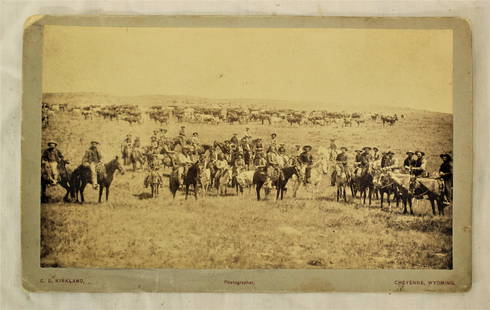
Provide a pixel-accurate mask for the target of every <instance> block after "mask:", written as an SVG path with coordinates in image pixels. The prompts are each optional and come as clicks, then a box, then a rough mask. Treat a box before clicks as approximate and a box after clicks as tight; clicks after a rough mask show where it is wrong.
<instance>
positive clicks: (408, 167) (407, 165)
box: [403, 151, 415, 173]
mask: <svg viewBox="0 0 490 310" xmlns="http://www.w3.org/2000/svg"><path fill="white" fill-rule="evenodd" d="M406 154H407V157H406V158H405V160H404V161H403V168H404V170H405V171H406V172H408V173H410V172H411V171H412V167H413V165H414V164H415V159H414V158H413V154H414V153H413V152H410V151H408V152H407V153H406Z"/></svg>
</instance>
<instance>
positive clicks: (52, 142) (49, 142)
mask: <svg viewBox="0 0 490 310" xmlns="http://www.w3.org/2000/svg"><path fill="white" fill-rule="evenodd" d="M50 144H54V145H55V146H56V145H58V143H56V142H54V141H53V140H50V141H48V146H49V145H50Z"/></svg>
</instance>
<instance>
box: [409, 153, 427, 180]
mask: <svg viewBox="0 0 490 310" xmlns="http://www.w3.org/2000/svg"><path fill="white" fill-rule="evenodd" d="M415 155H416V156H417V157H416V158H415V161H414V163H413V167H412V174H413V175H414V176H415V177H423V176H426V175H427V170H426V169H427V168H426V165H427V161H426V159H425V157H424V156H425V153H424V152H421V151H416V152H415Z"/></svg>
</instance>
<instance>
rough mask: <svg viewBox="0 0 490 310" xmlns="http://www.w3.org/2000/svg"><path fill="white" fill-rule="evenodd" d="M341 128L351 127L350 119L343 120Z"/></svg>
mask: <svg viewBox="0 0 490 310" xmlns="http://www.w3.org/2000/svg"><path fill="white" fill-rule="evenodd" d="M343 126H344V127H352V119H350V118H344V123H343Z"/></svg>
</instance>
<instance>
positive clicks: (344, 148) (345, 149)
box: [340, 146, 348, 151]
mask: <svg viewBox="0 0 490 310" xmlns="http://www.w3.org/2000/svg"><path fill="white" fill-rule="evenodd" d="M340 149H341V150H344V151H348V149H347V148H346V147H345V146H342V147H340Z"/></svg>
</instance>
